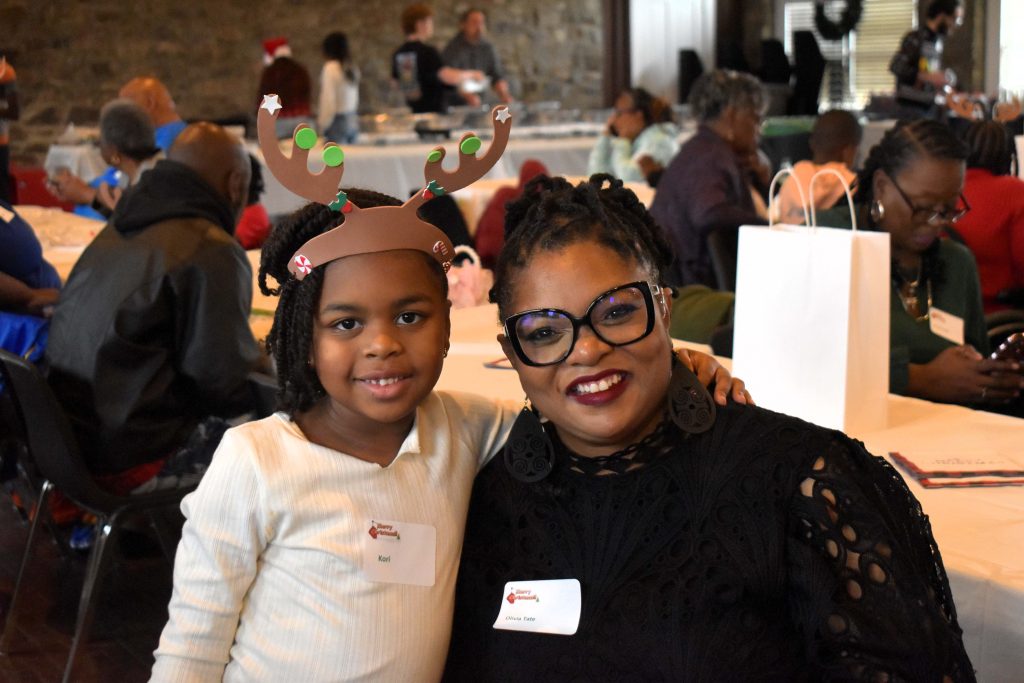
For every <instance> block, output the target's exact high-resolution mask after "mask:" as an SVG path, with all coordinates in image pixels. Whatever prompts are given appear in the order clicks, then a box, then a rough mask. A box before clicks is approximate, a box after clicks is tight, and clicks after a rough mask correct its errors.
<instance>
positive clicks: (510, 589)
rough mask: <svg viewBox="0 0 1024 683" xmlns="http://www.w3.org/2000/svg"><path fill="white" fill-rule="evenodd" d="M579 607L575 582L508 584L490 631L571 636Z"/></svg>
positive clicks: (579, 600)
mask: <svg viewBox="0 0 1024 683" xmlns="http://www.w3.org/2000/svg"><path fill="white" fill-rule="evenodd" d="M582 605H583V602H582V598H581V597H580V582H579V581H578V580H576V579H555V580H547V581H509V582H508V583H506V584H505V590H504V592H502V594H501V610H500V611H499V612H498V618H497V619H496V620H495V622H494V628H497V629H503V630H506V631H529V632H531V633H553V634H556V635H563V636H571V635H572V634H574V633H576V629H577V628H579V625H580V610H581V609H582Z"/></svg>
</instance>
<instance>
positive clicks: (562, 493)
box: [446, 176, 973, 681]
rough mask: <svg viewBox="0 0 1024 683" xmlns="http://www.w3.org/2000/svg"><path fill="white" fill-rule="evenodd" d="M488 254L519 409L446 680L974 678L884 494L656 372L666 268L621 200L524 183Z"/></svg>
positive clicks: (935, 558) (482, 497)
mask: <svg viewBox="0 0 1024 683" xmlns="http://www.w3.org/2000/svg"><path fill="white" fill-rule="evenodd" d="M506 237H507V241H506V243H505V247H504V249H503V251H502V254H501V256H500V258H499V261H498V267H497V271H496V280H495V289H494V290H493V294H494V298H495V299H496V302H497V303H498V307H499V312H500V315H501V317H502V319H503V321H504V332H505V334H504V335H503V337H502V340H501V341H502V346H503V348H504V350H505V354H506V355H507V356H508V358H509V360H510V361H511V362H512V365H513V367H514V368H515V370H516V371H517V372H518V373H519V378H520V381H521V383H522V386H523V388H524V389H525V390H526V393H527V395H528V397H529V399H530V401H531V402H532V405H533V409H534V410H533V411H529V410H524V411H523V413H521V415H520V418H519V419H517V421H516V425H515V426H514V427H513V429H512V435H511V436H510V437H509V443H508V445H507V446H506V447H505V453H504V457H502V458H498V457H496V458H494V459H493V460H492V461H491V462H490V463H489V464H488V465H486V466H485V467H484V469H483V470H482V471H481V472H480V474H479V475H478V476H477V479H476V484H475V486H474V490H473V497H472V501H471V503H470V510H469V516H468V522H467V527H466V538H465V543H464V546H463V557H462V565H461V567H460V570H459V579H458V584H457V593H456V606H455V619H454V624H455V627H454V631H453V634H452V645H451V650H450V652H449V657H448V663H447V668H446V679H447V680H451V681H481V680H506V681H555V680H673V681H712V680H714V681H718V680H752V679H758V680H787V681H800V680H836V679H847V678H859V679H868V680H936V681H938V680H951V681H970V680H973V673H972V669H971V665H970V662H969V661H968V659H967V656H966V654H965V652H964V649H963V644H962V642H961V639H960V629H959V626H958V625H957V623H956V616H955V610H954V607H953V602H952V597H951V596H950V593H949V586H948V583H947V582H946V578H945V572H944V570H943V568H942V563H941V560H940V559H939V554H938V549H937V548H936V546H935V541H934V540H933V539H932V537H931V533H930V531H929V530H928V525H927V522H926V520H925V518H924V517H923V514H922V513H921V510H920V506H919V505H918V504H917V501H915V500H914V498H913V496H912V495H911V494H910V492H909V491H908V490H907V488H906V486H905V485H904V484H903V481H902V479H901V478H900V477H899V475H898V474H896V473H895V472H894V471H893V470H892V468H891V467H889V465H887V464H885V462H884V461H882V460H881V459H879V458H874V457H872V456H871V455H869V454H868V453H867V452H865V451H864V450H863V448H862V447H861V446H860V445H859V444H857V443H855V442H853V441H851V440H849V439H847V438H846V437H844V436H843V435H841V434H838V433H836V432H832V431H825V430H822V429H819V428H817V427H814V426H812V425H809V424H807V423H803V422H800V421H799V420H796V419H793V418H789V417H786V416H783V415H778V414H775V413H770V412H768V411H765V410H761V409H758V408H756V407H752V406H749V405H747V406H741V405H737V404H735V403H729V404H728V405H725V406H724V407H719V408H718V409H717V410H715V409H714V407H713V406H712V405H711V402H710V400H708V397H707V392H706V391H705V389H704V388H703V387H702V386H701V385H700V384H699V383H696V382H694V381H692V379H693V378H692V375H690V374H689V373H688V372H687V371H686V370H685V369H684V368H682V367H680V366H679V364H676V363H674V362H673V359H672V351H671V349H672V342H671V339H670V338H669V335H668V324H669V317H670V312H671V300H670V299H669V298H668V297H665V296H664V291H665V290H664V289H663V288H662V284H663V282H664V275H665V272H666V268H667V266H668V263H669V261H670V256H671V255H670V252H669V249H668V246H667V244H666V243H665V240H664V238H663V237H662V236H661V233H660V231H659V230H658V228H657V226H656V225H655V224H654V223H653V221H652V220H651V218H650V216H649V215H648V214H647V211H646V210H645V209H644V208H643V206H642V205H641V204H640V203H639V201H638V200H637V199H636V197H635V196H634V195H633V194H632V193H631V192H629V191H628V190H625V189H624V188H623V187H622V186H621V183H619V182H618V181H611V180H610V179H609V178H608V176H594V177H593V178H592V179H591V181H590V182H586V183H581V184H580V185H579V186H577V187H575V188H574V187H571V186H570V185H569V184H568V183H567V182H565V181H564V180H562V179H554V180H552V179H548V178H542V179H539V180H538V181H534V182H533V183H532V184H531V185H529V186H528V187H527V189H526V192H525V193H524V195H523V198H522V199H520V200H519V201H518V202H517V203H516V204H514V205H512V206H510V208H509V212H508V220H507V224H506ZM538 416H539V417H540V418H541V419H543V420H545V422H544V423H543V425H541V424H540V423H538V422H537V417H538ZM531 423H532V426H531ZM538 462H539V463H541V464H540V465H539V466H538V465H537V463H538ZM524 594H529V595H530V596H531V597H532V596H536V599H535V600H533V601H531V602H525V601H524V600H520V597H521V596H522V595H524ZM553 634H557V635H553ZM524 654H525V656H524Z"/></svg>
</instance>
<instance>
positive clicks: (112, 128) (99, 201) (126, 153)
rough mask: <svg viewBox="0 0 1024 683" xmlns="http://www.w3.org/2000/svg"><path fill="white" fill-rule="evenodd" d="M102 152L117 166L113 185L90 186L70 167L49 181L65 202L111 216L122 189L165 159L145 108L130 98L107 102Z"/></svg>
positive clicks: (103, 111)
mask: <svg viewBox="0 0 1024 683" xmlns="http://www.w3.org/2000/svg"><path fill="white" fill-rule="evenodd" d="M100 154H101V155H102V156H103V160H104V161H106V162H107V163H108V164H110V165H111V166H112V167H113V168H115V169H117V173H116V174H115V178H116V179H117V184H116V185H114V186H111V185H107V184H106V183H102V184H100V185H99V187H91V186H90V185H88V184H87V183H85V181H83V180H82V179H81V178H79V177H78V176H76V175H73V174H72V173H71V172H70V171H68V170H66V169H65V170H63V171H61V172H58V173H57V174H56V175H55V176H54V177H53V178H52V179H51V181H50V187H51V191H52V192H53V194H54V195H56V196H57V197H58V198H59V199H61V200H63V201H71V202H74V203H76V204H87V205H89V206H90V207H92V208H93V209H94V210H95V211H97V212H98V213H100V214H101V215H103V216H104V217H106V218H109V217H110V215H111V214H112V213H113V211H114V207H115V206H116V205H117V201H118V199H120V197H121V194H122V192H123V191H124V190H125V189H127V188H128V187H131V186H132V185H134V184H135V183H137V182H138V180H139V177H140V176H141V175H142V174H143V172H145V171H147V170H149V169H151V168H153V166H155V165H156V162H157V161H158V160H160V159H161V158H163V152H161V151H160V149H159V148H158V147H157V146H156V137H155V132H154V128H153V122H152V121H151V120H150V118H149V115H148V114H147V113H146V111H145V110H144V109H143V108H142V107H140V106H139V105H137V104H135V103H134V102H132V101H131V100H128V99H117V100H113V101H111V102H108V103H107V104H106V105H105V106H104V107H103V109H102V111H101V112H100Z"/></svg>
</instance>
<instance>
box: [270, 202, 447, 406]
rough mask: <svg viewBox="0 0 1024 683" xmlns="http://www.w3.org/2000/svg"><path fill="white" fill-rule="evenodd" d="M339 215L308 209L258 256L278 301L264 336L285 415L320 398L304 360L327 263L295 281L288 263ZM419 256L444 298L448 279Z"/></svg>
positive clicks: (322, 208) (272, 235) (331, 226)
mask: <svg viewBox="0 0 1024 683" xmlns="http://www.w3.org/2000/svg"><path fill="white" fill-rule="evenodd" d="M345 192H346V194H347V195H348V198H349V199H350V200H351V201H352V202H353V203H354V204H356V206H359V207H360V208H364V209H368V208H371V207H374V206H401V205H402V202H400V201H399V200H397V199H395V198H394V197H391V196H388V195H386V194H381V193H379V192H373V191H371V190H361V189H357V188H351V189H346V190H345ZM344 216H345V215H344V214H343V213H340V212H337V211H332V210H331V209H329V208H328V207H326V206H324V205H323V204H316V203H311V204H307V205H306V206H304V207H302V208H301V209H299V210H298V211H296V212H295V213H293V214H291V215H289V216H288V217H287V218H285V219H284V220H283V221H282V222H281V223H280V224H279V225H277V226H276V227H275V228H274V230H273V231H271V233H270V236H269V237H268V238H267V241H266V243H265V244H264V245H263V251H262V253H261V254H260V270H259V286H260V291H261V292H263V294H265V295H268V296H269V295H277V296H278V297H279V301H278V304H277V310H276V311H275V313H274V325H273V327H272V328H271V330H270V334H269V335H268V336H267V352H268V353H269V354H270V355H271V357H273V359H274V363H275V365H276V369H277V399H278V404H279V406H280V408H281V410H284V411H286V412H287V413H289V414H294V413H296V412H302V411H305V410H308V409H309V408H311V407H312V406H313V404H314V403H316V401H317V400H319V399H320V398H322V397H323V396H324V395H325V392H324V388H323V385H321V384H320V380H319V379H318V378H317V375H316V371H315V370H314V369H313V368H312V367H311V366H310V364H309V359H310V357H311V356H312V349H313V324H314V323H313V321H314V320H315V319H316V315H317V308H318V306H319V304H320V291H321V288H322V287H323V282H324V269H325V268H326V267H327V266H328V265H330V264H324V265H322V266H318V267H316V268H314V269H313V271H312V272H311V273H309V274H308V275H306V277H305V278H303V279H302V280H301V281H300V280H297V279H295V278H294V277H292V275H291V273H289V272H288V263H289V261H290V260H291V258H292V256H294V255H295V252H296V251H298V250H299V248H300V247H301V246H302V245H303V244H305V243H306V242H307V241H309V240H311V239H312V238H314V237H316V236H317V235H320V234H323V233H325V232H328V231H330V230H332V229H334V228H336V227H337V226H339V225H341V223H342V221H343V220H344ZM423 257H424V260H425V261H426V262H428V263H429V264H431V268H432V270H433V271H436V274H437V276H438V280H439V285H438V286H439V287H440V288H441V289H442V292H443V295H444V296H445V297H447V296H448V280H447V278H446V277H445V274H444V270H443V269H442V268H441V265H440V264H439V263H438V262H437V261H435V260H434V259H433V258H432V257H431V256H430V255H428V254H424V255H423ZM268 275H269V276H270V277H272V278H273V279H274V280H276V281H277V282H278V286H277V287H276V288H272V287H270V286H269V285H268V284H267V276H268Z"/></svg>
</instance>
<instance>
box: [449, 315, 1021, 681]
mask: <svg viewBox="0 0 1024 683" xmlns="http://www.w3.org/2000/svg"><path fill="white" fill-rule="evenodd" d="M498 331H499V328H498V325H497V313H496V312H495V308H494V307H493V306H481V307H479V308H470V309H462V310H456V311H452V345H451V350H450V351H449V353H448V358H447V359H446V360H445V366H444V372H443V373H442V374H441V379H440V381H439V382H438V385H437V386H438V388H439V389H449V390H460V391H469V392H476V393H481V392H486V394H487V395H489V396H492V397H495V398H504V399H511V400H514V401H522V400H523V390H522V388H521V387H520V385H519V380H518V379H517V377H516V373H515V372H514V371H513V370H494V369H489V368H485V367H484V365H483V364H484V362H486V361H490V360H494V359H497V358H500V357H501V356H502V353H501V349H500V347H499V346H498V343H497V341H496V339H495V337H496V335H497V334H498ZM687 346H688V345H687ZM754 398H755V400H756V398H757V397H756V396H755V397H754ZM853 436H855V437H856V438H859V439H861V440H863V441H864V443H865V444H866V445H867V447H868V449H869V450H870V451H871V452H872V453H875V454H877V455H885V454H887V453H889V452H891V451H899V452H901V453H904V454H908V455H912V454H913V453H914V452H915V451H918V450H928V449H936V450H946V451H948V450H950V449H956V448H959V447H963V448H964V449H965V450H977V449H979V448H991V449H993V450H996V451H1001V452H1005V453H1020V452H1022V451H1024V420H1019V419H1015V418H1010V417H1004V416H1001V415H994V414H992V413H985V412H981V411H974V410H970V409H968V408H962V407H960V406H953V405H943V404H936V403H930V402H928V401H921V400H917V399H912V398H906V397H902V396H895V395H891V396H889V421H888V425H887V426H886V428H885V429H880V430H876V431H873V432H870V433H867V434H855V435H853ZM909 486H910V489H911V491H913V493H914V495H915V496H916V497H917V499H918V500H919V501H920V502H921V505H922V506H923V508H924V510H925V512H926V513H927V514H928V515H929V517H930V518H931V524H932V530H933V532H934V534H935V539H936V541H937V542H938V544H939V548H940V550H941V552H942V558H943V561H944V562H945V566H946V571H947V572H948V574H949V581H950V585H951V586H952V589H953V597H954V599H955V601H956V607H957V612H958V616H959V619H960V625H961V626H962V627H963V629H964V642H965V644H966V647H967V652H968V654H970V656H971V661H972V662H973V664H974V666H975V668H976V669H977V670H978V680H980V681H993V682H995V681H998V682H1000V683H1002V682H1010V681H1021V680H1024V487H1005V488H974V489H925V488H922V487H921V486H919V485H918V484H917V483H916V482H914V481H909Z"/></svg>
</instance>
